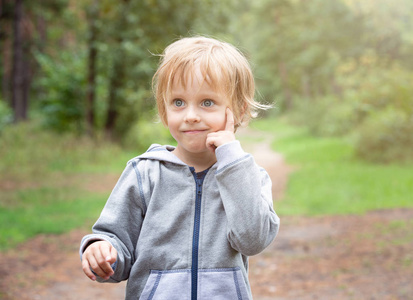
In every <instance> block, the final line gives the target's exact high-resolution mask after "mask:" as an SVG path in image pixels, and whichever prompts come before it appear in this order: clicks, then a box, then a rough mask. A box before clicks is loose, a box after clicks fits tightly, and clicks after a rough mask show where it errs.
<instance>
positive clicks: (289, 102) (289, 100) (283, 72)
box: [278, 62, 293, 110]
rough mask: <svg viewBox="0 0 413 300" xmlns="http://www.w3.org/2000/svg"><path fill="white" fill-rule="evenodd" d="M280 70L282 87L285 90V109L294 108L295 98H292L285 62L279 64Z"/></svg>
mask: <svg viewBox="0 0 413 300" xmlns="http://www.w3.org/2000/svg"><path fill="white" fill-rule="evenodd" d="M278 71H279V74H280V79H281V88H282V89H283V92H284V98H285V109H286V110H290V109H291V108H292V101H293V100H292V96H291V91H290V88H289V87H288V71H287V68H286V66H285V64H284V63H283V62H281V63H280V64H279V65H278Z"/></svg>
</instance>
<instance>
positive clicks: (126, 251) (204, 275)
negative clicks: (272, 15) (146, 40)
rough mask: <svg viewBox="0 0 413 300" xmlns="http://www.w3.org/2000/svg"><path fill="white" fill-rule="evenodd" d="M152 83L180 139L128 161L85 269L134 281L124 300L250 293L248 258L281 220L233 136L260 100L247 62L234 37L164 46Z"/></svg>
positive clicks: (88, 239) (262, 178) (87, 241)
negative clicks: (227, 40) (231, 42)
mask: <svg viewBox="0 0 413 300" xmlns="http://www.w3.org/2000/svg"><path fill="white" fill-rule="evenodd" d="M153 85H154V93H155V97H156V101H157V106H158V112H159V116H160V118H161V120H162V122H163V123H164V124H165V126H167V127H168V129H169V131H170V132H171V135H172V136H173V137H174V139H175V140H176V142H177V146H176V147H171V146H160V145H152V146H151V147H150V148H149V150H148V151H147V152H146V153H144V154H142V155H140V156H138V157H136V158H134V159H132V160H130V161H129V162H128V164H127V166H126V168H125V170H124V172H123V173H122V176H121V177H120V179H119V181H118V183H117V184H116V186H115V188H114V190H113V191H112V194H111V195H110V197H109V199H108V201H107V203H106V205H105V207H104V209H103V211H102V214H101V216H100V218H99V219H98V221H97V222H96V224H95V225H94V226H93V234H91V235H87V236H85V237H84V238H83V240H82V243H81V246H80V255H81V257H82V266H83V271H84V272H85V274H86V275H87V276H88V277H89V278H90V279H92V280H96V279H97V280H99V281H106V282H119V281H122V280H126V279H128V284H127V288H126V299H145V300H146V299H155V300H156V299H162V300H163V299H167V300H173V299H177V300H178V299H179V300H183V299H205V300H210V299H225V300H227V299H252V296H251V290H250V286H249V282H248V275H247V268H248V256H249V255H255V254H258V253H259V252H261V251H262V250H263V249H264V248H265V247H267V246H268V245H269V244H270V243H271V242H272V240H273V239H274V238H275V236H276V234H277V232H278V228H279V218H278V216H277V215H276V213H275V212H274V210H273V205H272V195H271V180H270V178H269V176H268V174H267V173H266V172H265V171H264V169H262V168H260V167H258V166H257V165H256V164H255V162H254V159H253V157H252V156H251V155H250V154H247V153H245V152H244V151H243V150H242V148H241V146H240V143H239V142H238V141H237V140H236V139H235V135H234V132H235V130H236V128H237V127H238V126H239V125H240V124H241V123H245V122H247V121H248V120H249V119H250V118H251V117H253V116H254V111H255V110H256V109H257V108H260V107H261V106H260V105H259V104H258V103H257V102H255V101H254V98H253V97H254V89H255V88H254V80H253V76H252V73H251V70H250V67H249V64H248V62H247V60H246V59H245V57H244V56H243V55H242V54H241V53H240V52H239V51H238V50H237V49H236V48H234V47H233V46H231V45H229V44H227V43H223V42H220V41H217V40H215V39H210V38H205V37H192V38H184V39H181V40H178V41H176V42H174V43H173V44H171V45H170V46H169V47H167V48H166V49H165V52H164V55H163V57H162V59H161V64H160V66H159V68H158V70H157V72H156V74H155V76H154V81H153ZM92 271H93V272H92Z"/></svg>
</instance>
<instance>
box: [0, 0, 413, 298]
mask: <svg viewBox="0 0 413 300" xmlns="http://www.w3.org/2000/svg"><path fill="white" fill-rule="evenodd" d="M198 34H201V35H207V36H211V37H216V38H218V39H222V40H224V41H227V42H229V43H232V44H234V45H235V46H236V47H238V48H239V49H240V50H241V51H242V52H243V53H244V54H245V55H246V56H247V57H248V59H249V60H250V62H251V64H252V68H253V71H254V74H255V79H256V84H257V99H258V100H259V101H261V102H263V103H271V104H273V106H274V108H273V109H271V110H268V111H266V112H264V113H263V114H261V118H260V119H259V120H258V121H254V122H252V124H251V127H252V130H254V132H253V134H250V136H247V137H244V139H245V142H246V143H248V142H252V143H257V142H262V141H263V140H265V141H266V142H267V143H268V144H269V145H270V146H271V148H272V150H273V151H276V152H278V153H281V154H282V156H283V157H284V158H285V161H286V164H288V165H290V166H293V167H292V168H291V170H294V171H291V170H290V171H289V172H288V174H289V177H288V178H289V179H288V184H287V186H286V187H285V191H283V193H282V196H281V198H280V199H277V201H276V202H275V207H276V209H277V212H278V213H279V214H280V215H282V216H298V217H314V216H335V215H354V214H355V215H363V214H366V213H368V212H371V211H377V210H386V209H387V210H388V209H393V210H394V209H400V208H401V209H404V210H405V211H410V212H411V208H412V207H413V199H412V197H413V196H412V194H413V193H412V192H413V55H412V53H413V2H412V1H411V0H396V1H390V0H328V1H325V0H256V1H249V0H227V1H217V0H171V1H167V0H140V1H132V0H121V1H119V0H116V1H115V0H42V1H29V0H0V51H1V52H0V79H1V92H0V217H1V218H0V233H1V237H0V249H1V251H2V253H3V254H4V255H6V254H5V253H9V252H10V251H11V252H12V251H13V249H15V247H18V246H19V245H21V244H22V243H24V242H26V241H27V240H28V239H29V238H33V237H36V236H38V235H39V234H51V233H66V232H69V231H70V230H72V229H77V228H90V226H91V224H93V222H94V220H96V218H97V216H98V215H99V212H100V210H101V208H102V206H103V205H104V203H105V200H106V198H107V196H108V193H110V190H111V189H112V187H113V184H114V183H115V182H116V179H117V178H118V176H119V174H120V172H121V171H122V169H123V167H124V165H125V163H126V161H127V160H128V159H130V158H131V157H133V156H136V155H139V154H140V153H141V152H142V151H145V150H146V149H147V148H148V147H149V145H150V144H151V143H154V142H156V143H169V144H173V143H174V141H173V140H171V138H170V137H169V134H168V131H167V130H166V129H165V128H163V126H162V125H161V124H159V122H157V119H156V111H155V109H154V100H153V97H152V93H151V78H152V76H153V74H154V72H155V70H156V68H157V64H158V61H159V56H158V55H159V54H161V53H162V51H163V49H164V48H165V47H166V46H167V45H168V44H170V43H171V42H173V41H174V40H176V39H178V38H180V37H183V36H192V35H198ZM257 132H260V133H264V134H261V135H260V134H258V135H257V134H256V133H257ZM411 215H412V216H413V213H412V214H411ZM406 218H407V217H406ZM409 218H410V217H409ZM409 218H407V219H406V220H405V221H403V222H402V224H401V226H395V227H394V228H393V229H394V230H399V234H400V235H401V236H403V237H405V239H404V240H405V244H403V245H404V246H405V247H406V253H407V252H408V251H407V249H410V250H411V249H412V240H413V237H412V236H411V234H410V235H408V236H406V235H405V234H406V228H411V227H410V226H411V225H412V224H411V221H408V219H409ZM399 225H400V224H399ZM400 230H401V231H400ZM410 253H412V252H410ZM4 257H6V256H4ZM412 260H413V257H412V255H411V254H406V255H405V256H403V261H402V264H403V265H404V266H407V267H409V269H411V265H412ZM409 274H410V275H411V273H409ZM3 293H5V292H4V291H3ZM0 295H1V293H0ZM4 295H5V294H4ZM406 299H407V298H406Z"/></svg>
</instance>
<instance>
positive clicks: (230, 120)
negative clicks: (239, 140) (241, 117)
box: [225, 107, 235, 132]
mask: <svg viewBox="0 0 413 300" xmlns="http://www.w3.org/2000/svg"><path fill="white" fill-rule="evenodd" d="M225 113H226V117H227V123H226V124H225V131H231V132H234V131H235V127H234V114H233V113H232V111H231V109H230V108H229V107H227V109H226V111H225Z"/></svg>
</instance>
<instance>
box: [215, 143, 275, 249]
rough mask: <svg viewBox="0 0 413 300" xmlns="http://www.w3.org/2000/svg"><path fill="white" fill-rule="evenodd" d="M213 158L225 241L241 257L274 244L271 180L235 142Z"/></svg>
mask: <svg viewBox="0 0 413 300" xmlns="http://www.w3.org/2000/svg"><path fill="white" fill-rule="evenodd" d="M216 156H217V162H218V169H217V172H216V179H217V182H218V188H219V192H220V194H221V198H222V201H223V205H224V209H225V213H226V215H227V218H228V228H227V236H228V240H229V242H230V244H231V246H232V247H233V248H234V249H235V250H237V251H239V252H241V253H242V254H244V255H248V256H250V255H255V254H258V253H260V252H261V251H263V250H264V249H265V248H266V247H267V246H268V245H269V244H270V243H271V242H272V241H273V240H274V238H275V236H276V235H277V233H278V230H279V225H280V219H279V218H278V216H277V214H276V213H275V212H274V209H273V200H272V193H271V185H272V184H271V179H270V177H269V176H268V174H267V172H266V171H265V170H264V169H262V168H260V167H259V166H257V165H256V163H255V161H254V159H253V157H252V156H251V155H250V154H248V153H245V152H244V151H243V150H242V148H241V145H240V143H239V141H234V142H231V143H228V144H224V145H222V146H220V147H218V148H217V149H216Z"/></svg>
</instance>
